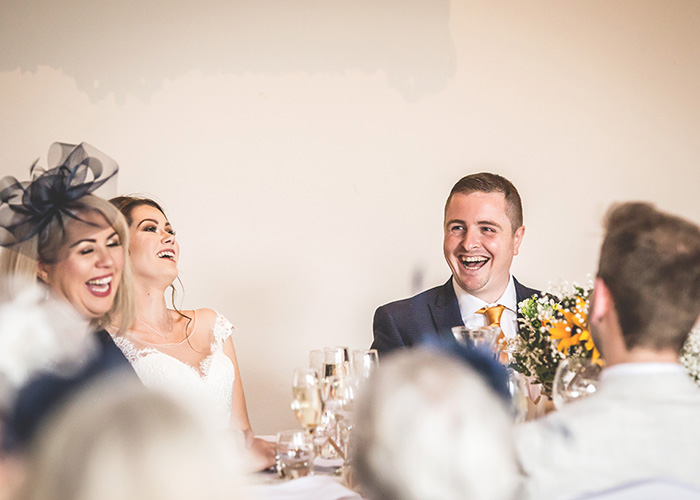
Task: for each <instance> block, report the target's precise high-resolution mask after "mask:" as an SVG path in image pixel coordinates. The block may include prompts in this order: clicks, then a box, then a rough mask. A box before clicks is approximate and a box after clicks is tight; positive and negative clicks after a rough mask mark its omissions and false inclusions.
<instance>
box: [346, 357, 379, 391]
mask: <svg viewBox="0 0 700 500" xmlns="http://www.w3.org/2000/svg"><path fill="white" fill-rule="evenodd" d="M377 366H379V354H378V353H377V350H376V349H367V350H354V351H352V374H353V375H354V376H355V377H356V379H357V381H358V383H360V382H361V381H365V380H367V379H368V378H369V377H370V376H371V375H372V373H374V371H375V370H376V369H377Z"/></svg>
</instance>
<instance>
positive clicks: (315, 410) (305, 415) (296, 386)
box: [292, 368, 324, 434]
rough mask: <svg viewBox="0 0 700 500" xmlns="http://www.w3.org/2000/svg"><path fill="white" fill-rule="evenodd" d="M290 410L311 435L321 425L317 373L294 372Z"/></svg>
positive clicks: (300, 370)
mask: <svg viewBox="0 0 700 500" xmlns="http://www.w3.org/2000/svg"><path fill="white" fill-rule="evenodd" d="M292 410H294V413H295V414H296V416H297V419H299V422H300V423H301V425H302V426H303V427H304V428H305V429H306V430H307V431H308V432H309V434H313V433H314V431H315V430H316V428H317V427H318V426H319V424H320V423H321V416H322V415H323V411H324V402H323V397H322V395H321V384H320V381H319V379H318V373H317V372H316V370H314V369H312V368H297V369H296V370H294V379H293V382H292Z"/></svg>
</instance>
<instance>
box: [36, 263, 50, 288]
mask: <svg viewBox="0 0 700 500" xmlns="http://www.w3.org/2000/svg"><path fill="white" fill-rule="evenodd" d="M48 268H49V266H48V265H47V264H46V263H44V262H41V261H40V262H37V263H36V275H37V278H39V279H40V280H41V281H43V282H44V283H46V284H47V285H48V284H49V270H48Z"/></svg>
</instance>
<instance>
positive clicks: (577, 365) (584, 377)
mask: <svg viewBox="0 0 700 500" xmlns="http://www.w3.org/2000/svg"><path fill="white" fill-rule="evenodd" d="M601 370H602V366H601V364H600V363H599V362H597V361H593V360H592V359H591V358H564V359H563V360H561V361H560V362H559V365H558V366H557V372H556V374H555V376H554V384H553V389H552V401H553V402H554V407H555V408H556V409H557V410H559V409H561V407H562V406H564V405H565V404H566V403H568V402H570V401H574V400H576V399H581V398H585V397H586V396H589V395H590V394H593V393H594V392H595V391H596V389H597V387H598V382H599V380H600V372H601Z"/></svg>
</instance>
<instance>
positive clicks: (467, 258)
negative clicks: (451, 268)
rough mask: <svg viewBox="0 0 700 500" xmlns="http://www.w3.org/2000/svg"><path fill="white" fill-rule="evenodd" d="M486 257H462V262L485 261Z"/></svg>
mask: <svg viewBox="0 0 700 500" xmlns="http://www.w3.org/2000/svg"><path fill="white" fill-rule="evenodd" d="M485 261H486V257H462V262H485Z"/></svg>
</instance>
